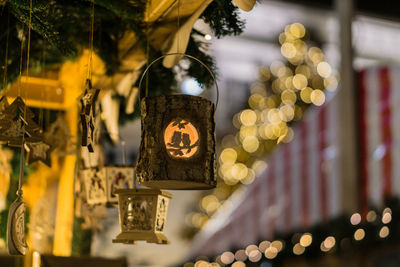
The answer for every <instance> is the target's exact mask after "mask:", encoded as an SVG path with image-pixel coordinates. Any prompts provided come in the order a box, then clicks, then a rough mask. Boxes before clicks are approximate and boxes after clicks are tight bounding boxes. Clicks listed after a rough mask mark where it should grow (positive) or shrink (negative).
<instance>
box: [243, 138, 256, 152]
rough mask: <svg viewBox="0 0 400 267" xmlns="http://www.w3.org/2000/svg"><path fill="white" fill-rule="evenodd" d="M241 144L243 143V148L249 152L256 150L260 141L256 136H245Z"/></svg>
mask: <svg viewBox="0 0 400 267" xmlns="http://www.w3.org/2000/svg"><path fill="white" fill-rule="evenodd" d="M242 144H243V149H244V150H246V151H247V152H249V153H253V152H256V151H257V149H258V147H259V146H260V142H259V141H258V138H257V137H255V136H246V137H245V138H244V139H243V142H242Z"/></svg>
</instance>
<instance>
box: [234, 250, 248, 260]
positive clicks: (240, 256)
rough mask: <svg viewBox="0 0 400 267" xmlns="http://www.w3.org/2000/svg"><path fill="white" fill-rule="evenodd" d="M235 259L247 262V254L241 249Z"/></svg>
mask: <svg viewBox="0 0 400 267" xmlns="http://www.w3.org/2000/svg"><path fill="white" fill-rule="evenodd" d="M235 259H236V260H237V261H245V260H247V255H246V252H245V251H244V250H243V249H240V250H238V251H236V253H235Z"/></svg>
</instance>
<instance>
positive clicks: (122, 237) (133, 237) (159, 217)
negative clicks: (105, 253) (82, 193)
mask: <svg viewBox="0 0 400 267" xmlns="http://www.w3.org/2000/svg"><path fill="white" fill-rule="evenodd" d="M115 194H116V195H118V208H119V223H120V228H121V233H120V234H119V235H117V236H116V238H115V239H113V241H112V242H113V243H124V244H134V243H135V241H139V240H142V241H147V242H148V243H157V244H168V243H169V241H168V239H167V238H166V237H165V235H164V227H165V222H166V219H167V210H168V202H169V199H171V198H172V195H171V194H170V193H168V192H165V191H161V190H157V189H139V188H137V189H117V190H116V191H115Z"/></svg>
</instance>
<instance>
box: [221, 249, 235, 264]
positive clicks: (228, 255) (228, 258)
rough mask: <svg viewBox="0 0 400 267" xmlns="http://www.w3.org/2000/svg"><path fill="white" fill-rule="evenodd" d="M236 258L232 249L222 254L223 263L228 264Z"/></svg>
mask: <svg viewBox="0 0 400 267" xmlns="http://www.w3.org/2000/svg"><path fill="white" fill-rule="evenodd" d="M234 260H235V255H233V253H232V252H230V251H225V252H224V253H222V255H221V262H222V263H223V264H226V265H228V264H231V263H232V262H233V261H234Z"/></svg>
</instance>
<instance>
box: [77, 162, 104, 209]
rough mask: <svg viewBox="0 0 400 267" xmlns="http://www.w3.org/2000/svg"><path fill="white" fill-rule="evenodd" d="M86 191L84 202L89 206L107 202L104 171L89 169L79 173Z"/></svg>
mask: <svg viewBox="0 0 400 267" xmlns="http://www.w3.org/2000/svg"><path fill="white" fill-rule="evenodd" d="M80 174H81V177H82V180H83V182H84V186H85V191H86V201H87V203H88V204H90V205H95V204H101V203H106V202H107V191H106V188H107V186H106V176H105V171H104V170H101V171H98V170H97V169H96V168H90V169H85V170H81V171H80Z"/></svg>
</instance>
